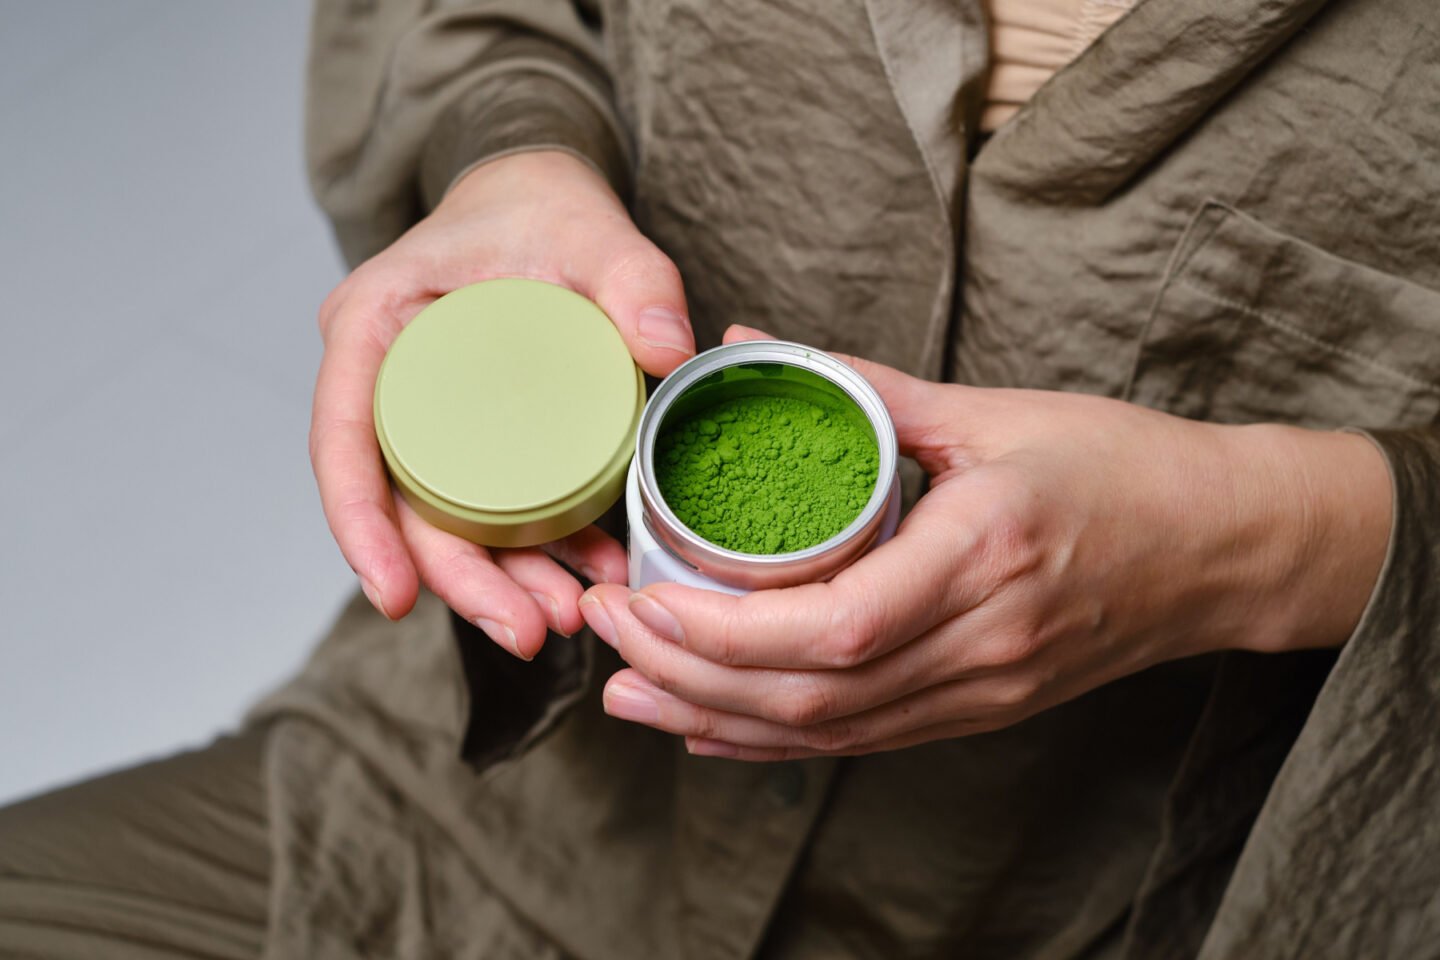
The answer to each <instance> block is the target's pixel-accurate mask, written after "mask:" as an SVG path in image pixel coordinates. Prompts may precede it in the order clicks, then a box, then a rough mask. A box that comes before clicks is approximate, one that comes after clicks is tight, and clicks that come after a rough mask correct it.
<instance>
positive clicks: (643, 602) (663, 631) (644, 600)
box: [630, 593, 685, 644]
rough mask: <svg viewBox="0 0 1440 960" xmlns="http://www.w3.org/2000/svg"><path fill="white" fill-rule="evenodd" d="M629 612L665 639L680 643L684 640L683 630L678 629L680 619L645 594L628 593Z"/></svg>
mask: <svg viewBox="0 0 1440 960" xmlns="http://www.w3.org/2000/svg"><path fill="white" fill-rule="evenodd" d="M630 612H631V613H633V614H635V619H636V620H639V621H640V622H641V623H643V624H645V626H647V627H649V628H650V629H651V630H654V631H655V632H656V633H658V634H660V636H662V637H664V638H666V639H667V640H673V641H675V642H676V643H681V644H683V643H684V642H685V631H684V630H682V629H680V621H679V620H676V619H675V614H673V613H671V612H670V611H669V610H666V609H665V608H664V607H662V606H660V604H658V603H656V602H655V601H654V600H652V599H650V598H649V597H647V596H645V594H643V593H632V594H630Z"/></svg>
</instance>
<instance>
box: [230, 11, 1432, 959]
mask: <svg viewBox="0 0 1440 960" xmlns="http://www.w3.org/2000/svg"><path fill="white" fill-rule="evenodd" d="M979 8H980V4H979V3H978V2H977V0H604V2H600V3H594V2H588V3H587V2H583V0H580V2H575V3H571V2H568V0H469V2H448V3H447V2H436V0H429V2H425V0H395V2H391V0H385V2H378V0H368V2H367V0H320V2H318V4H317V12H316V20H315V29H314V36H313V56H312V62H311V70H310V86H309V96H310V101H309V111H308V114H309V164H310V169H311V173H312V179H313V183H314V187H315V191H316V193H317V195H318V197H319V199H320V202H321V204H322V205H323V206H324V208H325V210H326V211H327V212H328V213H329V215H330V216H331V217H332V218H333V221H334V223H335V226H336V232H337V236H338V237H339V240H340V243H341V245H342V247H343V248H344V250H345V253H346V255H347V257H348V258H349V259H350V260H351V261H352V262H353V261H358V260H359V259H361V258H363V257H365V256H367V255H369V254H372V253H374V252H376V251H378V250H380V249H382V248H383V247H384V246H385V245H386V244H387V243H389V242H390V241H391V240H392V239H393V238H394V237H395V236H396V235H397V234H398V233H399V232H400V231H401V230H402V229H404V228H405V227H406V226H407V225H408V224H410V223H411V222H413V221H414V220H415V219H416V218H417V217H419V216H421V215H423V213H424V212H425V210H426V209H427V208H429V207H430V206H432V205H433V204H434V203H435V202H437V200H438V198H439V197H440V196H442V195H443V193H444V191H445V189H446V187H447V185H448V184H449V183H451V182H452V181H453V179H454V178H455V177H456V176H457V175H458V174H459V173H461V172H463V171H464V170H465V169H466V168H467V167H469V166H470V165H472V164H474V163H476V162H479V161H482V160H485V159H488V158H492V157H495V156H499V155H501V154H504V153H506V152H511V151H518V150H529V149H535V148H540V147H549V148H557V149H564V150H569V151H571V152H573V153H575V154H576V155H577V156H580V157H582V158H584V159H586V160H588V161H589V162H591V163H593V164H594V165H595V166H596V167H597V168H598V169H600V170H601V171H603V172H604V173H605V174H606V175H607V176H608V177H609V178H610V180H611V181H612V182H613V183H614V184H615V186H616V188H617V189H618V190H620V191H621V193H622V194H623V195H624V196H625V197H626V198H627V199H628V200H629V201H630V203H631V206H632V209H633V211H634V215H635V218H636V221H637V223H638V224H639V225H640V227H641V228H642V229H643V230H644V231H645V232H646V233H647V234H648V235H650V236H651V237H652V238H654V239H655V240H656V242H657V243H659V244H660V246H661V247H662V248H663V249H665V250H666V251H667V252H668V253H669V254H670V255H671V256H672V257H673V258H674V260H675V262H676V263H677V264H678V265H679V267H680V269H681V271H682V273H683V274H684V277H685V281H686V288H687V291H688V295H689V298H690V304H691V308H692V313H693V318H694V323H695V326H696V330H697V333H698V335H699V338H700V341H701V343H702V345H706V344H709V343H713V342H714V341H716V340H717V339H718V336H719V333H720V331H721V330H723V328H724V327H725V325H727V324H728V323H730V322H733V321H743V322H745V323H748V324H752V325H755V326H760V327H763V328H766V329H769V330H772V331H774V332H775V333H777V334H780V335H782V336H785V337H787V338H790V339H795V340H801V341H805V342H808V343H811V344H814V345H816V346H819V347H822V348H834V349H839V350H844V351H849V352H853V353H857V354H862V355H866V356H869V357H872V358H875V359H877V360H881V361H883V362H885V363H889V364H892V365H895V366H898V367H901V368H903V369H906V370H909V371H911V372H912V373H916V374H919V375H922V376H926V377H930V378H937V379H939V378H948V379H952V380H957V381H961V382H967V383H974V384H980V385H989V386H1001V385H1003V386H1024V387H1039V388H1053V389H1064V390H1079V391H1088V392H1093V393H1102V394H1107V395H1111V396H1116V397H1126V398H1129V399H1131V400H1133V401H1135V402H1137V403H1142V404H1146V405H1149V406H1153V407H1157V408H1160V409H1164V410H1168V411H1171V412H1174V413H1177V414H1181V415H1184V416H1187V417H1195V418H1203V419H1211V420H1217V421H1229V422H1246V421H1286V422H1292V423H1300V424H1306V425H1310V426H1316V427H1333V428H1340V427H1350V428H1362V429H1366V430H1368V431H1369V432H1370V435H1371V436H1372V437H1373V438H1374V439H1375V440H1376V442H1377V443H1378V444H1379V445H1380V447H1381V448H1382V450H1383V451H1384V453H1385V454H1386V456H1387V459H1388V462H1389V464H1390V467H1391V471H1392V475H1393V477H1394V486H1395V494H1396V499H1395V502H1396V517H1395V524H1394V528H1393V531H1392V538H1391V543H1390V547H1389V555H1388V558H1387V560H1386V564H1385V568H1384V571H1383V572H1382V575H1381V578H1380V582H1379V584H1378V585H1377V587H1376V589H1375V593H1374V596H1373V598H1372V600H1371V603H1370V605H1369V608H1368V610H1367V612H1366V613H1365V616H1364V619H1363V621H1362V622H1361V624H1360V626H1359V628H1358V629H1357V630H1356V632H1355V634H1354V635H1353V636H1352V637H1351V639H1350V641H1349V643H1348V644H1347V645H1346V646H1345V647H1344V649H1343V650H1342V651H1341V652H1339V654H1338V656H1337V655H1336V654H1335V653H1331V652H1315V653H1305V654H1290V655H1281V656H1259V655H1240V654H1227V655H1223V656H1215V657H1207V658H1198V659H1195V660H1190V661H1183V662H1179V663H1174V664H1169V665H1166V666H1163V667H1160V668H1156V669H1152V670H1150V671H1147V672H1146V673H1144V674H1140V675H1137V676H1134V677H1130V678H1127V679H1125V680H1122V681H1119V682H1117V683H1114V684H1111V685H1109V686H1107V687H1105V688H1102V689H1100V690H1097V691H1095V692H1093V693H1091V694H1089V695H1087V696H1084V697H1082V698H1080V699H1078V700H1076V701H1073V702H1071V703H1069V704H1066V705H1063V706H1061V707H1058V708H1056V709H1054V710H1051V711H1049V712H1047V713H1045V714H1042V715H1040V716H1037V717H1035V718H1033V719H1031V720H1029V721H1026V722H1025V723H1022V724H1020V725H1018V726H1016V727H1013V728H1010V729H1007V730H1004V731H1000V732H997V733H993V734H987V735H984V736H976V737H969V738H963V739H957V740H950V741H945V742H939V743H933V744H929V745H926V746H922V747H917V748H913V749H910V750H905V751H899V752H894V753H889V754H880V755H874V756H867V757H862V758H855V759H849V760H844V761H833V760H816V761H806V762H802V763H794V764H780V765H748V764H742V763H734V762H728V761H723V760H707V759H696V758H692V757H690V756H688V755H687V754H686V753H685V752H684V750H683V747H682V746H681V745H680V744H677V743H676V742H675V740H674V738H671V737H667V736H665V735H662V734H659V733H656V732H654V731H651V730H648V729H645V728H641V727H637V726H634V725H630V724H624V723H620V722H618V721H613V720H610V719H608V718H606V717H605V716H604V715H603V714H602V713H601V711H600V708H599V703H598V690H599V686H600V682H599V681H600V680H602V679H603V677H604V675H606V674H608V673H609V672H610V671H612V670H614V669H616V668H617V667H618V666H619V664H618V661H617V660H616V659H615V658H614V656H613V654H612V653H611V652H610V651H609V649H608V648H606V647H604V646H603V645H602V644H596V643H594V642H593V640H592V639H591V638H589V637H580V638H577V639H575V640H573V641H571V640H566V639H564V638H560V637H551V638H550V641H549V643H548V644H547V647H546V652H545V653H544V654H542V656H541V657H540V658H538V659H537V660H536V661H535V662H534V663H531V664H521V663H518V662H515V661H513V660H510V659H507V658H506V657H505V656H504V655H503V654H498V653H496V652H495V651H494V648H493V646H492V645H491V644H489V643H488V641H485V639H484V638H483V637H482V636H480V635H479V634H478V633H476V632H474V631H472V630H470V629H469V628H468V627H466V626H465V625H464V624H462V623H459V622H458V620H457V619H456V618H454V617H452V616H451V615H450V614H449V613H448V612H447V611H446V610H445V609H444V608H443V607H442V606H441V605H440V604H439V603H438V602H437V601H435V600H434V599H433V598H426V599H425V600H424V601H423V602H422V604H421V605H420V607H419V608H418V609H417V611H416V612H415V613H414V614H413V615H412V616H411V617H409V618H407V619H406V620H405V621H403V622H402V623H400V624H395V625H392V624H389V623H386V622H385V621H383V620H381V619H380V618H379V617H378V616H375V615H373V614H371V613H370V612H369V611H368V609H367V608H366V607H365V606H364V604H363V601H357V602H356V603H355V604H353V605H352V606H351V607H350V609H349V610H348V611H347V612H346V614H345V615H344V617H343V618H342V619H341V621H340V623H339V624H338V625H337V627H336V628H335V630H334V632H333V633H332V634H331V636H330V637H329V638H328V639H327V640H326V641H325V642H324V644H322V646H321V647H320V649H319V650H318V651H317V653H316V654H315V656H314V657H313V659H312V660H311V662H310V663H309V665H308V666H307V667H306V669H305V670H304V672H303V673H302V675H301V676H300V677H299V678H297V679H296V680H295V681H293V682H292V683H290V684H289V685H287V686H286V687H284V688H283V689H281V690H280V691H278V692H276V693H275V694H274V695H273V696H271V697H270V698H268V699H267V700H266V701H265V702H263V703H262V704H261V705H260V706H259V707H258V708H257V709H256V711H255V713H254V718H255V720H256V722H262V721H263V722H267V723H269V724H270V729H271V731H272V733H271V736H270V741H269V748H268V754H267V761H266V762H267V783H268V786H269V790H270V794H269V796H270V809H271V814H272V822H273V831H274V839H275V850H276V852H277V867H276V877H275V882H276V888H275V894H274V898H273V900H272V903H273V904H274V907H275V909H274V917H273V918H272V926H271V931H270V933H271V946H270V954H271V955H272V956H274V957H296V956H305V957H314V958H328V957H351V956H416V957H418V956H426V957H430V956H466V957H471V956H473V957H485V958H496V957H537V956H538V957H544V956H566V955H573V956H581V957H593V958H635V957H662V958H669V957H694V958H717V960H718V958H732V957H735V958H738V957H747V956H762V957H775V958H811V957H813V958H821V957H826V958H828V957H852V956H854V957H886V958H895V957H938V956H945V957H950V956H956V957H977V958H1006V960H1014V958H1036V960H1039V958H1056V960H1058V958H1078V957H1106V958H1120V957H1124V958H1145V960H1149V958H1172V957H1173V958H1182V957H1184V958H1188V957H1196V956H1199V957H1202V958H1205V960H1218V958H1259V960H1269V958H1282V957H1284V958H1291V957H1294V958H1300V957H1306V958H1309V957H1396V958H1399V957H1416V956H1435V955H1440V769H1437V765H1436V758H1437V755H1440V429H1437V426H1436V424H1437V422H1440V229H1437V223H1436V212H1437V207H1440V108H1437V106H1436V105H1437V104H1440V70H1437V68H1436V64H1437V63H1440V29H1437V22H1440V21H1437V20H1436V17H1435V13H1434V9H1433V5H1432V3H1431V2H1430V0H1329V2H1325V0H1142V2H1141V3H1139V4H1138V5H1137V7H1136V8H1135V9H1134V11H1133V12H1132V13H1130V14H1129V15H1127V16H1126V17H1125V18H1124V19H1122V20H1121V21H1120V22H1119V23H1118V24H1116V25H1115V26H1114V27H1113V28H1111V29H1110V30H1109V31H1108V32H1107V33H1105V34H1104V35H1103V36H1102V37H1101V39H1100V40H1099V41H1098V42H1097V43H1096V44H1095V45H1094V46H1093V47H1091V48H1090V49H1089V50H1088V51H1086V52H1085V53H1084V54H1083V55H1081V56H1080V58H1079V59H1078V60H1077V61H1075V62H1074V63H1073V64H1072V65H1071V66H1069V67H1067V68H1066V69H1064V70H1062V71H1061V72H1060V73H1059V74H1057V75H1056V76H1055V77H1054V78H1053V79H1052V80H1051V81H1050V82H1049V83H1047V84H1046V85H1045V86H1044V87H1043V88H1042V89H1041V90H1040V91H1039V92H1038V93H1037V94H1036V96H1035V97H1034V99H1033V100H1032V101H1031V102H1030V103H1029V104H1028V105H1027V106H1026V107H1025V108H1024V109H1023V110H1022V111H1021V112H1020V114H1019V115H1018V116H1016V117H1015V118H1014V119H1013V120H1012V121H1011V122H1009V123H1008V124H1006V125H1005V126H1004V127H1002V128H1001V129H1000V130H999V131H998V132H997V133H996V134H995V135H994V136H993V137H992V138H990V139H989V140H988V141H985V142H984V143H983V144H982V143H980V142H979V139H978V138H977V137H976V136H975V135H974V133H973V129H974V124H973V121H974V118H975V117H976V116H977V115H978V107H979V96H980V93H981V91H982V89H983V79H984V73H985V69H986V57H987V54H986V41H985V29H984V24H983V20H982V17H981V15H980V9H979Z"/></svg>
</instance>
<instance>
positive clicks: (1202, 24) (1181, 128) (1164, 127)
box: [972, 0, 1326, 203]
mask: <svg viewBox="0 0 1440 960" xmlns="http://www.w3.org/2000/svg"><path fill="white" fill-rule="evenodd" d="M1325 3H1326V0H1143V2H1141V3H1140V4H1138V5H1137V6H1136V8H1135V9H1134V10H1132V11H1131V12H1130V13H1129V14H1128V15H1126V16H1125V17H1124V18H1123V19H1121V20H1120V21H1119V22H1118V23H1116V24H1115V25H1114V26H1112V27H1111V28H1110V29H1109V30H1107V31H1106V32H1105V33H1104V34H1102V35H1101V37H1100V39H1099V40H1097V41H1096V42H1095V43H1094V45H1092V46H1091V47H1090V48H1089V49H1088V50H1087V51H1085V53H1083V54H1081V56H1080V57H1079V58H1078V59H1076V60H1075V61H1074V62H1073V63H1072V64H1070V65H1069V66H1068V67H1066V68H1064V69H1062V70H1061V71H1060V72H1059V73H1057V74H1056V75H1055V76H1054V77H1052V78H1051V79H1050V81H1049V82H1048V83H1046V84H1045V85H1044V86H1043V87H1041V88H1040V90H1039V91H1038V92H1037V93H1036V94H1035V96H1034V98H1032V99H1031V101H1030V102H1029V103H1028V104H1027V105H1026V106H1025V108H1024V109H1022V110H1021V111H1020V113H1019V114H1017V115H1016V116H1015V117H1014V118H1013V119H1012V120H1011V121H1010V122H1009V123H1007V124H1005V125H1004V126H1003V127H1001V128H1000V129H999V130H998V131H996V133H995V136H994V138H993V139H992V140H991V141H990V142H989V143H988V144H986V145H985V147H984V149H982V150H981V151H980V153H979V155H978V156H977V157H976V159H975V161H974V164H973V168H972V169H973V175H974V176H977V177H984V179H985V180H987V181H988V182H989V183H992V184H995V185H996V186H999V187H1001V188H1009V189H1013V190H1016V191H1023V192H1024V193H1025V194H1026V195H1028V196H1030V197H1033V198H1035V199H1037V200H1042V201H1049V202H1061V203H1067V202H1068V203H1076V202H1078V203H1095V202H1098V201H1101V200H1103V199H1105V198H1106V197H1107V196H1109V195H1110V194H1112V193H1114V192H1115V191H1116V190H1119V189H1120V188H1121V187H1123V186H1124V185H1125V184H1126V183H1127V182H1128V181H1129V180H1130V178H1131V177H1133V176H1134V175H1135V173H1136V172H1137V171H1139V170H1140V169H1141V168H1142V167H1144V166H1145V165H1146V164H1147V163H1149V162H1150V161H1151V160H1153V159H1154V158H1155V157H1156V156H1158V155H1159V154H1160V153H1161V152H1162V151H1163V150H1164V149H1165V148H1166V147H1168V146H1169V145H1170V144H1171V143H1172V142H1174V141H1175V140H1176V139H1177V138H1179V137H1180V136H1182V135H1183V134H1184V133H1185V132H1186V131H1188V130H1189V129H1191V128H1192V127H1193V126H1194V125H1195V124H1196V123H1197V122H1198V121H1199V120H1200V118H1201V117H1202V116H1203V115H1204V113H1205V112H1206V111H1207V110H1209V109H1210V108H1211V106H1213V105H1214V104H1215V103H1216V102H1217V101H1218V100H1220V99H1221V98H1222V97H1224V96H1225V94H1227V93H1228V92H1229V91H1230V90H1231V89H1233V88H1234V87H1235V85H1236V84H1237V83H1239V82H1240V81H1241V80H1242V79H1243V78H1244V77H1245V76H1246V75H1247V74H1249V73H1250V72H1251V71H1253V70H1255V69H1257V68H1259V67H1260V66H1261V65H1262V64H1263V63H1264V61H1265V60H1266V58H1267V57H1268V56H1269V55H1270V53H1271V52H1272V51H1274V50H1275V49H1276V48H1277V47H1279V46H1280V45H1281V44H1283V43H1284V42H1285V41H1286V40H1288V39H1289V38H1290V37H1291V36H1292V35H1293V34H1294V33H1295V32H1296V31H1297V30H1298V29H1300V28H1301V27H1302V26H1304V24H1305V23H1306V22H1307V21H1308V20H1309V19H1310V17H1312V16H1313V15H1314V14H1315V13H1316V12H1317V11H1318V10H1319V9H1320V8H1321V7H1323V6H1324V5H1325Z"/></svg>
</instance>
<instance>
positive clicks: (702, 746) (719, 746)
mask: <svg viewBox="0 0 1440 960" xmlns="http://www.w3.org/2000/svg"><path fill="white" fill-rule="evenodd" d="M685 749H686V750H689V751H690V752H691V753H693V754H694V755H695V756H697V757H738V756H740V748H739V747H737V746H735V744H733V743H725V742H724V741H723V740H702V739H700V738H699V737H686V738H685Z"/></svg>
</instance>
